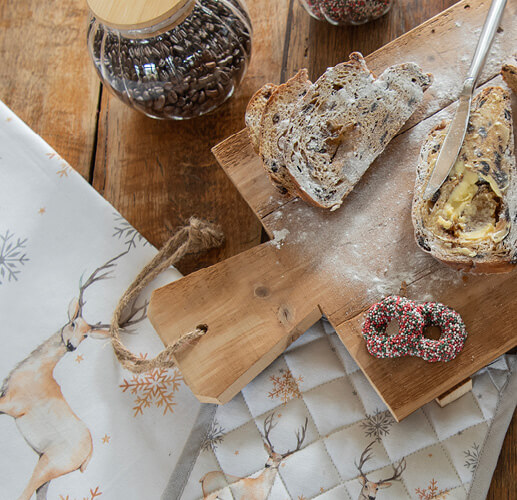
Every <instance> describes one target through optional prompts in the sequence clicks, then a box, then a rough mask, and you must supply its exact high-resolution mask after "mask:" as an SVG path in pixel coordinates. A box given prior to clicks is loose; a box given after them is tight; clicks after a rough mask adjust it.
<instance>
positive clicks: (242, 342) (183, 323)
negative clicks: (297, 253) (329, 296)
mask: <svg viewBox="0 0 517 500" xmlns="http://www.w3.org/2000/svg"><path fill="white" fill-rule="evenodd" d="M306 273H307V269H306V267H305V266H304V265H302V263H300V265H298V263H297V262H296V261H295V257H294V255H293V254H292V252H291V250H290V248H289V247H288V246H282V247H280V248H277V246H276V245H275V244H274V243H273V242H268V243H264V244H262V245H260V246H258V247H255V248H253V249H251V250H248V251H247V252H244V253H241V254H239V255H236V256H235V257H232V258H230V259H228V260H225V261H224V262H220V263H218V264H216V265H214V266H211V267H209V268H206V269H202V270H200V271H197V272H195V273H193V274H191V275H188V276H186V277H184V278H182V279H180V280H178V281H176V282H174V283H171V284H169V285H166V286H164V287H162V288H159V289H158V290H155V291H154V293H153V294H152V297H151V302H150V304H149V310H148V316H149V319H150V321H151V323H152V325H153V326H154V328H155V329H156V331H157V332H158V334H159V335H160V337H161V338H162V340H163V341H164V343H166V344H168V343H172V342H174V341H175V340H176V339H177V338H179V337H180V336H181V335H182V334H183V333H184V332H187V331H191V330H192V329H193V328H194V327H196V326H197V325H200V324H205V325H207V326H208V331H207V333H206V334H205V335H204V336H203V337H201V338H200V339H199V340H198V341H197V342H196V344H195V345H194V346H192V347H187V348H186V349H185V350H183V351H182V352H181V353H180V354H178V355H177V356H176V358H175V361H176V363H177V365H178V368H179V369H180V371H181V373H182V375H183V377H184V379H185V382H186V383H187V384H188V385H189V387H190V389H191V390H192V392H193V393H194V394H195V395H196V397H197V398H198V399H199V400H200V401H202V402H206V403H219V404H224V403H226V402H228V401H229V400H230V399H231V398H232V397H233V396H234V395H235V394H237V393H238V392H239V391H240V390H241V389H242V388H243V387H244V386H245V385H246V384H247V383H248V382H250V381H251V380H252V379H253V378H254V377H256V376H257V375H258V374H259V373H260V372H261V371H262V370H264V368H266V367H267V366H268V365H269V364H270V363H271V362H273V361H274V360H275V359H276V358H277V357H278V356H279V355H280V354H282V352H283V351H284V350H285V348H286V347H287V346H288V345H289V344H290V343H291V342H293V341H294V340H296V339H297V338H298V337H299V336H300V335H301V334H302V333H303V332H305V331H306V330H307V328H309V327H310V326H311V325H313V324H314V323H315V322H316V321H318V320H319V319H320V318H321V315H322V314H321V311H320V309H319V308H318V307H317V306H315V305H314V299H313V298H312V300H311V298H310V296H309V294H310V290H307V288H305V289H304V287H299V286H298V287H293V286H292V285H293V282H298V283H300V281H301V280H302V281H303V276H302V275H304V274H306Z"/></svg>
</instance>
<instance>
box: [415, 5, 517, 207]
mask: <svg viewBox="0 0 517 500" xmlns="http://www.w3.org/2000/svg"><path fill="white" fill-rule="evenodd" d="M506 2H507V0H493V1H492V4H491V5H490V10H489V11H488V15H487V18H486V20H485V24H484V26H483V30H482V31H481V35H480V37H479V41H478V44H477V47H476V52H475V53H474V57H473V58H472V62H471V64H470V69H469V72H468V74H467V78H466V79H465V81H464V82H463V87H462V89H461V93H460V97H459V102H458V108H457V109H456V114H455V115H454V118H453V119H452V121H451V124H450V127H449V131H448V132H447V135H446V137H445V140H444V141H443V145H442V147H441V149H440V153H439V154H438V159H437V160H436V163H435V166H434V169H433V171H432V173H431V177H430V179H429V181H428V183H427V186H426V188H425V192H424V199H425V200H427V199H429V198H432V197H433V196H434V195H435V193H436V192H437V191H438V189H440V188H441V187H442V184H443V183H444V181H445V180H446V179H447V177H448V176H449V174H450V173H451V170H452V167H453V166H454V164H455V163H456V158H458V154H459V152H460V150H461V146H462V145H463V141H464V140H465V134H466V132H467V125H468V123H469V117H470V105H471V102H472V95H473V94H474V90H475V89H476V84H477V81H478V78H479V75H480V74H481V70H482V69H483V66H484V65H485V60H486V56H487V55H488V52H489V50H490V46H491V45H492V41H493V39H494V35H495V33H496V31H497V28H498V26H499V21H500V20H501V16H502V14H503V11H504V8H505V6H506Z"/></svg>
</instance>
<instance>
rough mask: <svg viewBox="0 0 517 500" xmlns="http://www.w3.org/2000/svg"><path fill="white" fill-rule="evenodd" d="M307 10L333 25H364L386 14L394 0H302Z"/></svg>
mask: <svg viewBox="0 0 517 500" xmlns="http://www.w3.org/2000/svg"><path fill="white" fill-rule="evenodd" d="M300 3H301V4H302V5H303V7H304V8H305V10H306V11H307V12H308V13H309V14H310V15H311V16H312V17H314V18H316V19H318V20H320V21H328V22H329V23H331V24H336V25H337V24H348V25H355V24H364V23H367V22H369V21H373V20H374V19H377V18H379V17H381V16H383V15H384V14H386V13H387V12H388V11H389V10H390V9H391V6H392V4H393V0H300Z"/></svg>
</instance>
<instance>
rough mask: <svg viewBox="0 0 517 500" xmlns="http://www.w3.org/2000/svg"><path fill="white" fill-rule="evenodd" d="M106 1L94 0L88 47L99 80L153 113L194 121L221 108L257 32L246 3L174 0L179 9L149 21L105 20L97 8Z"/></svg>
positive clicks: (236, 82)
mask: <svg viewBox="0 0 517 500" xmlns="http://www.w3.org/2000/svg"><path fill="white" fill-rule="evenodd" d="M96 3H97V5H94V4H96ZM106 3H107V4H109V3H110V2H106V0H103V1H102V2H100V3H99V2H95V1H94V0H90V1H89V5H90V19H89V25H88V49H89V52H90V55H91V58H92V60H93V63H94V65H95V68H96V70H97V73H98V74H99V77H100V78H101V80H102V82H103V83H105V84H106V86H107V87H108V88H109V89H110V90H111V91H112V92H113V93H114V94H115V95H116V96H117V97H119V98H120V99H121V100H122V101H124V102H125V103H127V104H129V105H130V106H132V107H133V108H135V109H138V110H139V111H142V112H143V113H145V114H146V115H148V116H151V117H153V118H162V119H172V120H184V119H187V118H193V117H196V116H200V115H204V114H205V113H209V112H210V111H212V110H214V109H215V108H217V107H218V106H220V105H221V104H222V103H223V102H225V101H226V100H227V99H228V98H229V97H230V96H231V95H232V94H233V92H234V91H235V88H236V87H237V86H238V85H239V83H240V82H241V80H242V78H243V76H244V73H245V72H246V68H247V66H248V62H249V59H250V57H251V37H252V28H251V21H250V17H249V13H248V10H247V7H246V4H245V2H244V0H183V2H181V1H178V0H170V3H171V4H179V6H178V8H175V9H173V11H172V13H170V15H169V13H168V14H167V17H165V19H163V16H162V20H159V19H157V18H156V17H155V18H154V19H152V20H151V21H150V22H149V21H148V22H147V23H145V24H148V25H144V26H142V23H138V24H137V23H135V24H133V25H127V24H124V23H122V22H117V23H113V21H112V20H111V19H110V21H109V22H108V21H101V19H103V17H101V16H99V15H97V13H96V11H97V10H102V9H104V7H105V4H106ZM133 3H136V4H138V0H136V1H134V2H132V4H133ZM161 3H162V4H163V0H162V2H161ZM98 6H99V7H98ZM92 7H93V8H92ZM105 12H107V11H105ZM153 15H154V13H153ZM123 21H124V22H127V18H126V19H124V20H123ZM131 22H134V19H131ZM137 26H138V27H137Z"/></svg>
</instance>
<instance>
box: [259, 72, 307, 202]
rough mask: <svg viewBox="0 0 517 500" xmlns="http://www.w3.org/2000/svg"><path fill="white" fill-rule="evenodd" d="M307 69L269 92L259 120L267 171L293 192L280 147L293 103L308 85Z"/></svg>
mask: <svg viewBox="0 0 517 500" xmlns="http://www.w3.org/2000/svg"><path fill="white" fill-rule="evenodd" d="M310 85H311V81H310V80H309V77H308V73H307V70H306V69H301V70H300V71H298V73H297V74H296V75H294V76H293V77H292V78H291V79H289V80H287V82H285V83H283V84H282V85H279V86H278V87H277V88H276V89H275V90H274V91H273V93H272V94H271V97H270V98H269V99H268V101H267V104H266V106H265V108H264V112H263V113H262V120H261V122H260V137H259V152H260V156H261V158H262V162H263V164H264V168H265V169H266V172H267V174H268V175H269V177H270V179H271V180H272V181H273V183H274V184H275V185H276V186H277V187H278V188H279V190H280V192H282V193H284V194H285V193H286V192H293V189H294V185H293V183H292V181H291V177H290V176H289V175H288V174H287V169H286V166H285V164H284V154H283V148H284V145H285V133H286V132H287V128H288V127H289V117H290V116H291V113H292V111H293V108H294V105H295V103H296V102H298V101H299V100H300V99H301V98H302V97H303V96H304V95H305V94H306V93H307V89H308V88H309V87H310Z"/></svg>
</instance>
